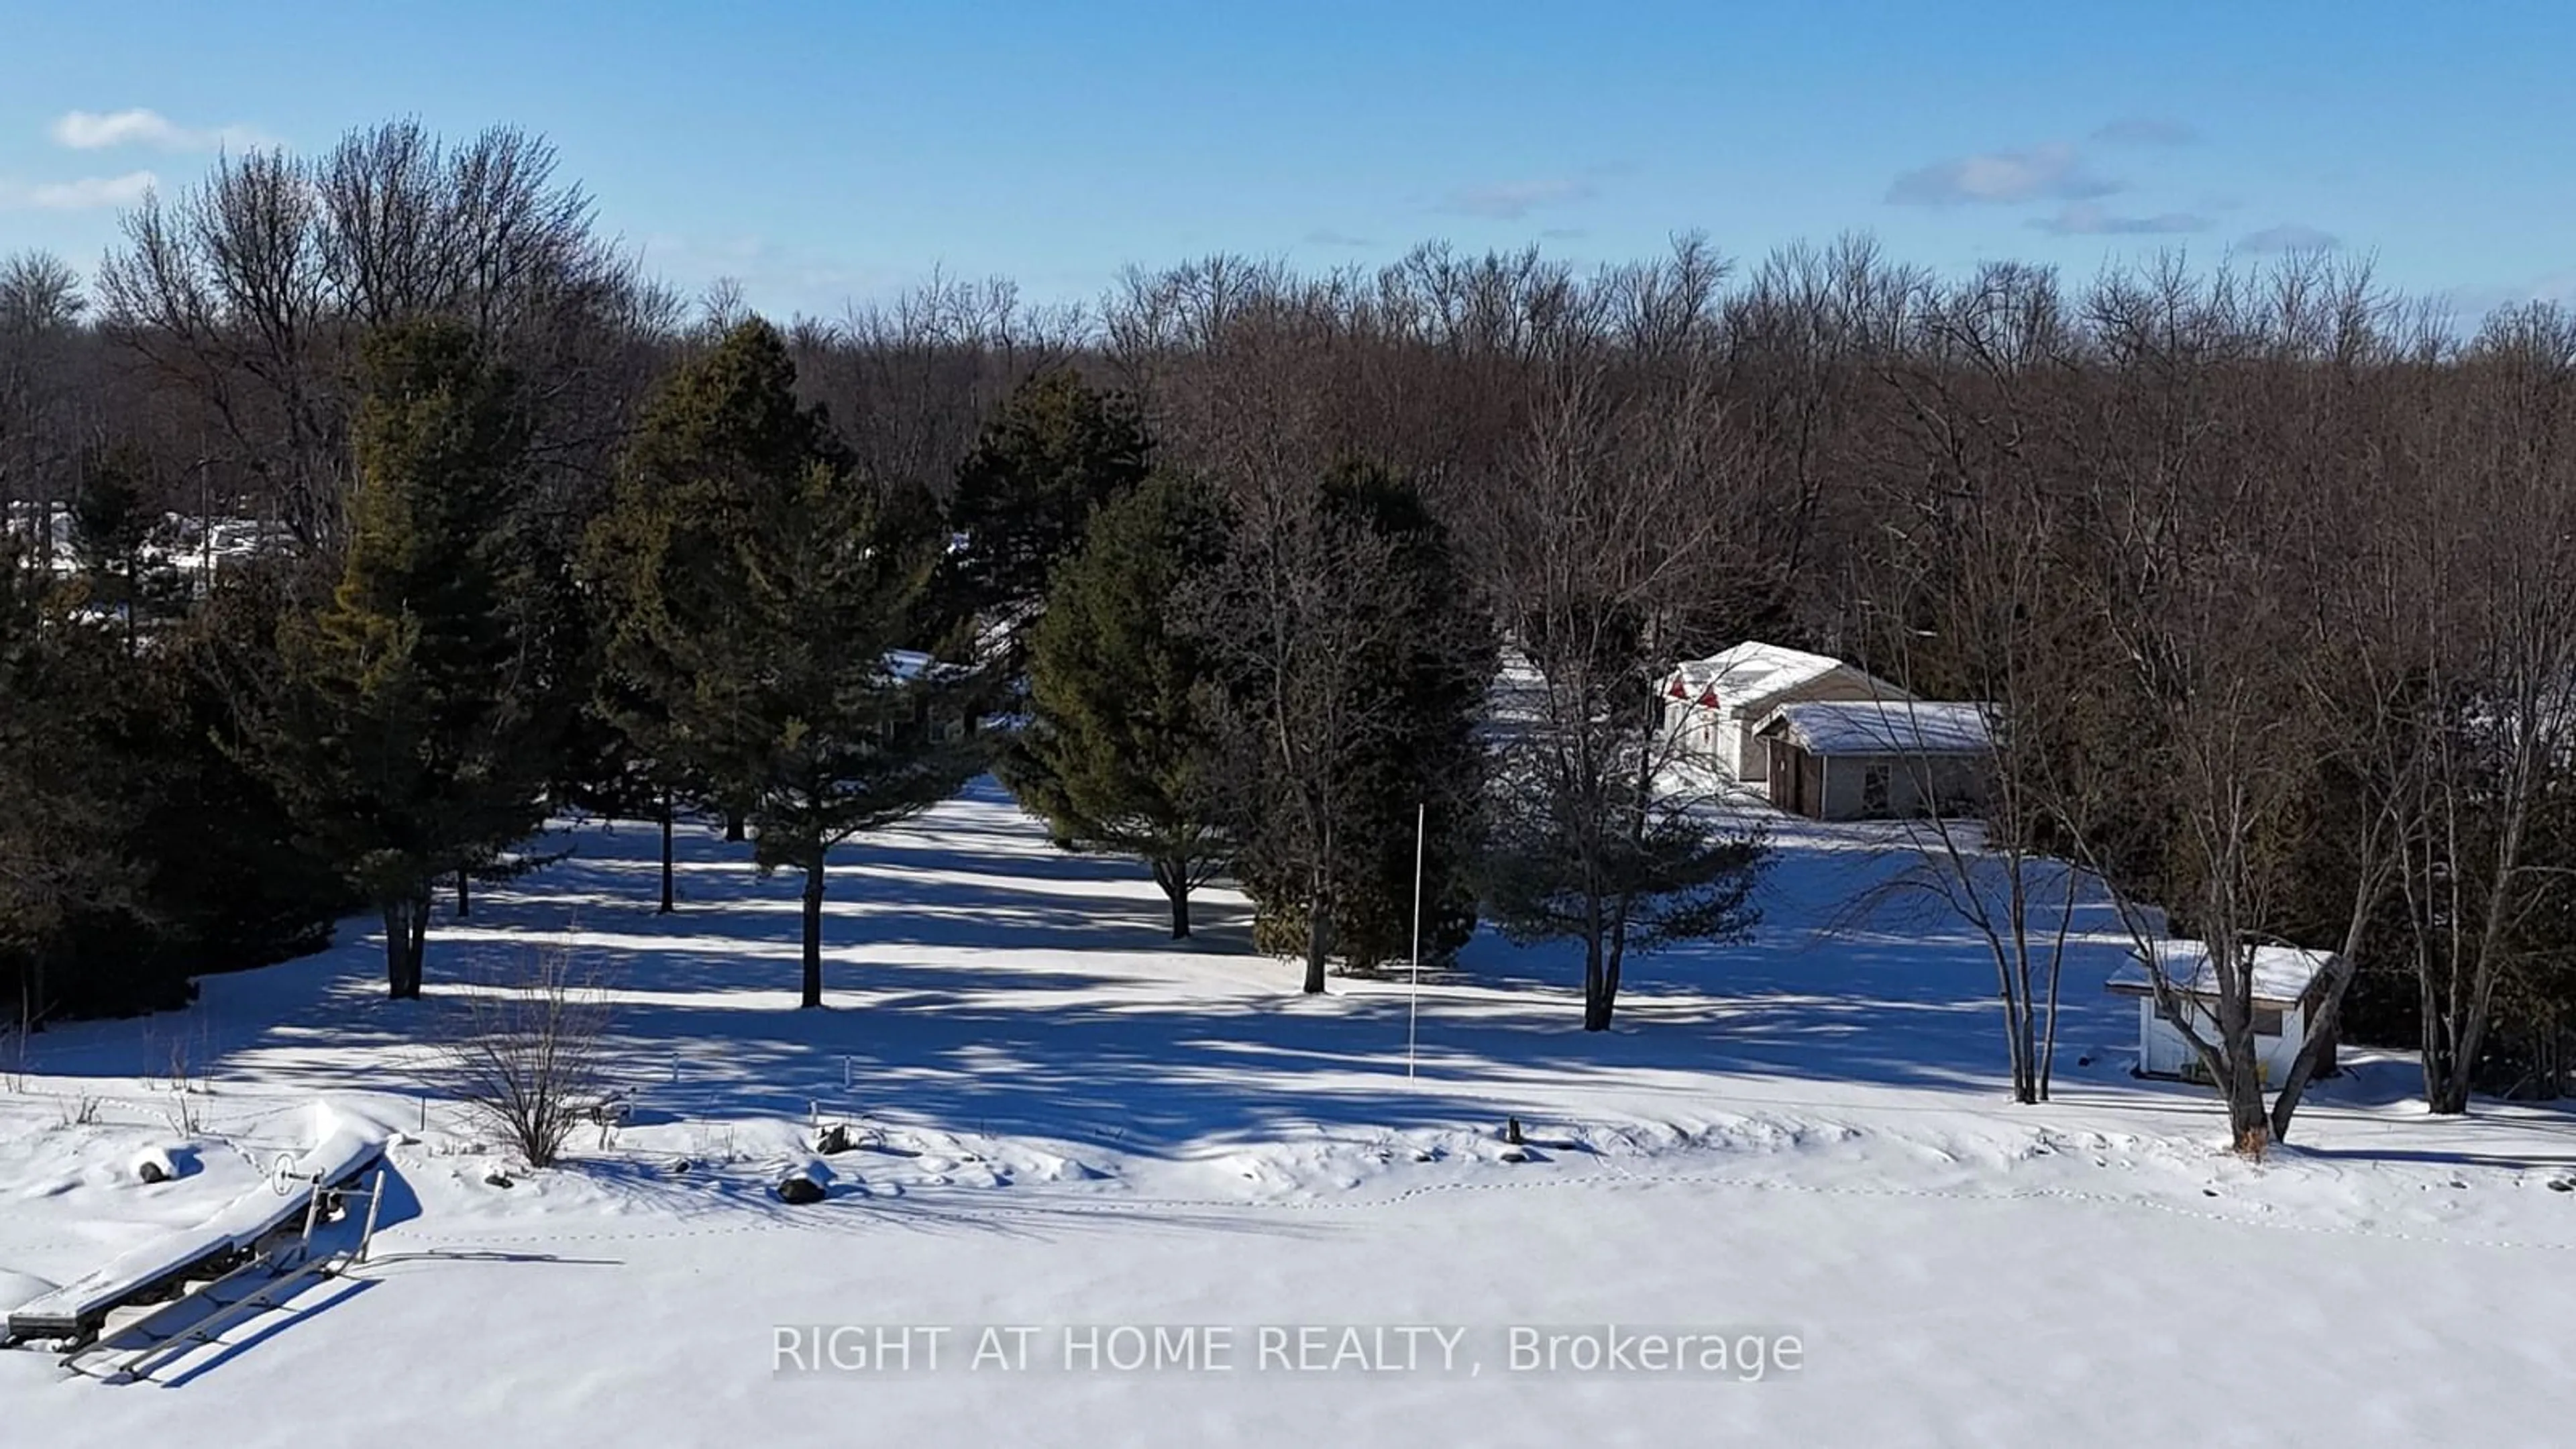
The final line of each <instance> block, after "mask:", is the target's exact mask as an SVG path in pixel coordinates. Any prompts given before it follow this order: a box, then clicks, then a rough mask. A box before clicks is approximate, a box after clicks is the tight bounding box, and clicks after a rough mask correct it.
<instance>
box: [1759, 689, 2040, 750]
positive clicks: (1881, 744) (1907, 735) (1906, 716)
mask: <svg viewBox="0 0 2576 1449" xmlns="http://www.w3.org/2000/svg"><path fill="white" fill-rule="evenodd" d="M1986 715H1987V709H1986V706H1984V705H1981V704H1968V703H1962V702H1957V701H1948V700H1928V699H1927V700H1892V699H1871V700H1857V701H1849V702H1824V701H1809V702H1805V703H1799V704H1784V705H1782V706H1780V707H1779V708H1778V709H1775V710H1773V711H1771V713H1770V715H1769V716H1768V717H1766V718H1765V719H1764V720H1763V721H1762V723H1761V725H1760V727H1759V728H1758V729H1757V730H1756V731H1755V733H1757V734H1764V735H1780V736H1786V737H1787V738H1788V740H1789V741H1790V742H1791V743H1792V744H1795V745H1797V746H1798V747H1799V748H1800V749H1803V750H1805V751H1806V752H1807V753H1809V754H1811V755H1828V756H1834V755H1982V754H1985V753H1987V752H1988V751H1990V750H1992V749H1993V748H1994V736H1993V732H1992V731H1991V730H1990V729H1989V728H1988V723H1987V719H1986Z"/></svg>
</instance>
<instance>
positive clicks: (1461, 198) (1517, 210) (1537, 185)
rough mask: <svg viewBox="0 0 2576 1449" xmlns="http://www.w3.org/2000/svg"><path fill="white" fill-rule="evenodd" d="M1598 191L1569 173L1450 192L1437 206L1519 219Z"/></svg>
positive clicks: (1500, 217) (1498, 217)
mask: <svg viewBox="0 0 2576 1449" xmlns="http://www.w3.org/2000/svg"><path fill="white" fill-rule="evenodd" d="M1599 192H1600V188H1599V187H1597V186H1595V185H1593V184H1592V183H1591V182H1589V181H1585V180H1582V179H1579V178H1576V177H1570V176H1566V177H1555V178H1552V179H1549V180H1545V181H1504V182H1498V183H1496V184H1495V185H1492V186H1471V187H1468V188H1467V189H1466V190H1464V191H1456V192H1452V193H1450V195H1449V199H1448V200H1447V201H1445V202H1443V203H1441V208H1440V209H1441V210H1443V211H1453V212H1456V213H1458V214H1459V215H1461V216H1482V217H1489V218H1491V219H1493V220H1495V221H1518V220H1520V219H1521V218H1522V217H1524V216H1527V215H1529V214H1530V213H1531V212H1533V211H1536V210H1538V209H1539V208H1541V207H1545V206H1563V205H1565V204H1567V203H1569V202H1576V201H1587V200H1590V199H1591V198H1592V197H1593V196H1595V195H1598V194H1599Z"/></svg>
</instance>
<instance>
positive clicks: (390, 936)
mask: <svg viewBox="0 0 2576 1449" xmlns="http://www.w3.org/2000/svg"><path fill="white" fill-rule="evenodd" d="M384 916H385V995H386V998H387V999H388V1000H392V1001H415V1000H418V999H419V997H420V980H421V958H422V955H423V948H424V947H425V946H426V945H427V943H428V935H429V893H428V887H426V886H423V887H422V888H421V890H420V893H419V894H417V895H413V896H408V897H403V898H400V899H396V900H391V901H387V902H386V903H385V906H384Z"/></svg>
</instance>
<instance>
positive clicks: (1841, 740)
mask: <svg viewBox="0 0 2576 1449" xmlns="http://www.w3.org/2000/svg"><path fill="white" fill-rule="evenodd" d="M1987 713H1988V712H1987V710H1986V707H1985V706H1983V705H1977V704H1960V703H1952V702H1948V701H1934V700H1916V699H1893V700H1889V699H1877V700H1860V701H1849V702H1827V701H1807V702H1802V703H1796V704H1784V705H1781V706H1779V707H1778V708H1776V709H1774V710H1772V711H1771V712H1770V713H1769V714H1767V715H1765V716H1763V717H1762V719H1761V720H1760V721H1759V722H1757V723H1756V724H1755V725H1754V728H1753V733H1754V737H1755V738H1756V739H1758V740H1760V741H1761V742H1762V744H1763V747H1764V763H1765V765H1766V767H1767V769H1768V770H1769V774H1770V779H1769V782H1768V790H1767V793H1768V794H1769V796H1770V799H1771V803H1772V804H1773V805H1774V806H1776V807H1777V808H1779V809H1781V810H1785V811H1787V812H1789V813H1790V814H1792V815H1804V816H1807V817H1808V818H1810V819H1813V820H1887V819H1902V818H1908V817H1914V816H1924V815H1932V814H1940V815H1944V816H1971V817H1973V816H1977V815H1982V814H1983V813H1984V812H1985V806H1986V795H1987V791H1988V789H1989V787H1990V785H1991V782H1992V780H1993V766H1994V740H1993V737H1992V735H1991V734H1990V732H1989V729H1988V722H1987Z"/></svg>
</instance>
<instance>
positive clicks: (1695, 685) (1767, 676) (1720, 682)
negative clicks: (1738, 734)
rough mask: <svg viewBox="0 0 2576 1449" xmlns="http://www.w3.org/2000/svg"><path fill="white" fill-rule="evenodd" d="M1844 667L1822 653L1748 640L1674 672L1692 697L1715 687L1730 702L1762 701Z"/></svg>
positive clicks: (1686, 664)
mask: <svg viewBox="0 0 2576 1449" xmlns="http://www.w3.org/2000/svg"><path fill="white" fill-rule="evenodd" d="M1842 667H1843V662H1842V661H1841V660H1839V659H1828V658H1826V657H1825V656H1824V655H1822V654H1809V653H1806V652H1805V651H1803V650H1798V649H1783V648H1781V647H1780V646H1779V645H1777V644H1764V643H1760V642H1758V641H1754V640H1747V641H1745V642H1744V643H1742V644H1738V645H1736V646H1735V647H1734V648H1732V649H1725V650H1721V651H1719V652H1718V653H1715V654H1712V655H1710V656H1709V657H1707V658H1706V659H1692V660H1686V661H1684V662H1683V663H1682V664H1681V665H1679V666H1678V667H1677V668H1675V669H1674V671H1673V673H1674V674H1675V675H1676V676H1677V677H1678V678H1679V680H1680V682H1681V686H1682V689H1683V690H1684V691H1685V692H1686V693H1688V694H1691V695H1694V696H1696V695H1698V694H1700V693H1702V692H1704V691H1706V690H1709V689H1712V688H1714V689H1716V690H1717V691H1718V692H1719V693H1720V694H1721V695H1723V696H1724V697H1725V698H1726V699H1728V700H1730V701H1747V702H1759V701H1761V700H1764V699H1768V698H1770V697H1771V696H1772V695H1775V694H1778V693H1781V692H1782V691H1784V690H1789V689H1795V688H1797V687H1798V686H1799V685H1801V684H1808V683H1812V682H1813V681H1815V680H1818V679H1822V678H1824V677H1825V676H1826V675H1828V674H1831V673H1833V672H1834V671H1835V670H1837V669H1840V668H1842Z"/></svg>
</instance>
